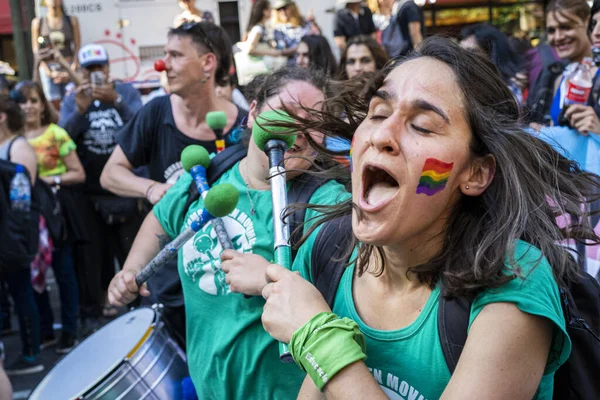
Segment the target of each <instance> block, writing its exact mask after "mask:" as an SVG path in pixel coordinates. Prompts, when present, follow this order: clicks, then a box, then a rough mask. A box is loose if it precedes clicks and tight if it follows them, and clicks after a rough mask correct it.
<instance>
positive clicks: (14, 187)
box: [10, 165, 31, 211]
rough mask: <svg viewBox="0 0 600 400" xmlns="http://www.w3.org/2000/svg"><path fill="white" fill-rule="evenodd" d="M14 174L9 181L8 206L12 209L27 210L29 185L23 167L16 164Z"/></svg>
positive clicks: (29, 197)
mask: <svg viewBox="0 0 600 400" xmlns="http://www.w3.org/2000/svg"><path fill="white" fill-rule="evenodd" d="M15 171H16V173H15V176H14V177H13V179H12V181H10V206H11V209H12V210H14V211H29V208H30V206H31V185H30V183H29V179H28V178H27V175H25V167H23V166H22V165H17V168H15Z"/></svg>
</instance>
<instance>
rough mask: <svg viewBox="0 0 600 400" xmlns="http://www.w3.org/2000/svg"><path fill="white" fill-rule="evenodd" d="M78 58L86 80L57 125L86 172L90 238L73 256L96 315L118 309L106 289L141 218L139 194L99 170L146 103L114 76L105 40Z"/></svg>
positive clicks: (85, 216)
mask: <svg viewBox="0 0 600 400" xmlns="http://www.w3.org/2000/svg"><path fill="white" fill-rule="evenodd" d="M78 61H79V64H80V65H81V73H82V79H81V81H82V84H81V85H79V86H77V87H76V88H75V90H73V91H72V92H71V93H69V94H68V95H67V96H66V97H65V99H64V102H63V107H62V109H61V112H60V120H59V125H60V126H61V127H63V128H64V129H65V130H66V131H67V132H69V135H70V136H71V138H72V139H73V141H74V142H75V144H76V145H77V153H78V155H79V158H80V159H81V163H82V165H83V167H84V169H85V172H86V181H85V184H84V185H83V187H82V188H81V192H82V193H81V195H82V198H83V200H82V204H83V205H82V207H81V209H78V210H77V212H78V213H79V214H80V216H81V219H82V220H84V221H86V227H87V231H88V234H89V236H90V240H89V243H88V244H84V245H77V246H76V248H75V253H76V254H75V258H76V265H78V266H80V268H79V272H80V284H81V286H82V290H81V297H82V298H81V301H80V303H81V314H82V316H83V317H89V318H91V319H95V318H99V317H101V316H104V317H110V316H113V315H114V314H116V310H115V309H112V308H110V307H108V308H105V307H104V306H105V295H104V291H105V290H106V288H107V287H108V283H109V281H110V279H111V278H112V275H114V268H113V267H112V266H113V265H114V261H113V260H114V258H116V259H117V260H118V261H120V262H124V260H125V257H126V256H127V253H128V252H129V248H130V247H131V244H132V241H133V237H134V236H135V233H136V231H137V229H138V228H139V226H140V224H141V219H142V216H141V214H140V211H139V207H138V202H137V200H135V199H125V198H119V197H117V196H115V195H114V194H112V193H110V192H108V191H106V190H104V189H103V188H102V186H100V174H101V172H102V169H103V168H104V165H105V164H106V162H107V161H108V159H109V157H110V155H111V154H112V152H113V150H114V149H115V147H116V145H117V132H118V131H119V130H120V129H121V127H123V126H124V125H125V124H126V123H127V122H129V121H130V120H131V119H132V118H133V116H134V115H135V113H136V112H137V111H138V110H139V109H140V108H142V100H141V96H140V93H139V92H138V90H137V89H135V88H134V87H133V86H132V85H131V84H129V83H123V82H120V81H113V80H111V79H110V75H109V74H110V66H109V57H108V53H107V51H106V49H105V48H104V47H103V46H101V45H98V44H89V45H86V46H84V47H82V48H81V50H79V53H78ZM82 269H84V270H85V273H81V272H82ZM103 280H104V285H102V282H103Z"/></svg>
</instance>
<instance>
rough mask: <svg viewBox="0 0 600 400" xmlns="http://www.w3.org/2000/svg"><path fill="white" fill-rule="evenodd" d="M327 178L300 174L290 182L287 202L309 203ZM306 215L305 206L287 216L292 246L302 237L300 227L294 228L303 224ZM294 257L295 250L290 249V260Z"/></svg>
mask: <svg viewBox="0 0 600 400" xmlns="http://www.w3.org/2000/svg"><path fill="white" fill-rule="evenodd" d="M327 181H328V179H323V178H318V177H315V176H314V175H311V174H308V173H306V174H302V175H300V176H299V177H297V178H295V179H294V180H293V181H292V184H291V186H290V188H289V190H288V204H297V203H300V204H301V203H309V202H310V198H311V197H312V196H313V194H314V193H315V192H316V191H317V189H318V188H320V187H321V186H323V184H325V182H327ZM305 217H306V208H301V209H299V210H296V211H295V212H294V213H293V214H292V215H290V216H289V218H288V224H289V225H290V243H291V244H292V247H293V245H294V244H295V243H298V241H299V240H300V238H302V233H303V232H302V229H298V231H297V232H295V234H294V231H296V229H297V228H298V227H300V226H301V225H302V224H304V218H305ZM295 257H296V250H294V249H292V260H293V259H294V258H295Z"/></svg>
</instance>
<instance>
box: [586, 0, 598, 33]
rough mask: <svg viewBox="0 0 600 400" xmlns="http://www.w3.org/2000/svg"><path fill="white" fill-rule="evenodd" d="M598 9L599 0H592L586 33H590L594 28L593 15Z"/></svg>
mask: <svg viewBox="0 0 600 400" xmlns="http://www.w3.org/2000/svg"><path fill="white" fill-rule="evenodd" d="M598 11H600V0H594V2H593V3H592V9H591V10H590V17H591V18H590V22H589V24H588V35H591V34H592V31H593V30H594V26H595V24H596V23H595V22H594V15H595V14H596V13H597V12H598Z"/></svg>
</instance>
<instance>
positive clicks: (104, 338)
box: [30, 307, 188, 400]
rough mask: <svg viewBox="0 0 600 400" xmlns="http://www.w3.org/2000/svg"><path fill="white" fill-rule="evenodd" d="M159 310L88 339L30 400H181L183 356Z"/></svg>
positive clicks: (130, 316)
mask: <svg viewBox="0 0 600 400" xmlns="http://www.w3.org/2000/svg"><path fill="white" fill-rule="evenodd" d="M157 308H158V307H152V308H139V309H137V310H133V311H131V312H129V313H127V314H124V315H122V316H121V317H119V318H117V319H115V320H114V321H112V322H111V323H109V324H107V325H105V326H104V327H102V329H100V330H99V331H97V332H95V333H94V334H93V335H91V336H89V337H88V338H87V339H86V340H84V341H83V342H82V343H81V344H80V345H79V346H77V347H76V348H74V349H73V350H72V351H71V352H70V353H69V354H67V355H66V356H65V357H63V358H62V359H61V360H60V361H59V362H58V363H57V364H56V365H55V366H54V368H52V370H50V372H49V373H48V375H46V377H45V378H44V379H43V380H42V381H41V382H40V384H39V385H38V386H37V387H36V388H35V390H34V391H33V393H32V394H31V397H30V399H32V400H34V399H40V400H48V399H53V400H67V399H103V400H108V399H110V400H117V399H118V400H125V399H131V400H133V399H136V400H137V399H151V400H163V399H179V398H181V396H182V389H181V381H182V380H183V378H185V377H186V376H188V370H187V364H186V358H185V354H184V353H183V351H182V350H181V349H180V348H179V346H177V344H176V343H175V341H173V339H171V337H170V336H169V333H168V332H167V329H166V328H165V326H164V322H163V321H162V320H161V316H160V313H159V312H157Z"/></svg>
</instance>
